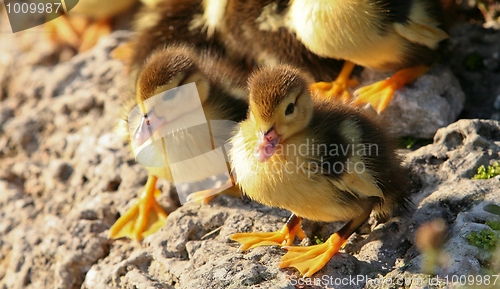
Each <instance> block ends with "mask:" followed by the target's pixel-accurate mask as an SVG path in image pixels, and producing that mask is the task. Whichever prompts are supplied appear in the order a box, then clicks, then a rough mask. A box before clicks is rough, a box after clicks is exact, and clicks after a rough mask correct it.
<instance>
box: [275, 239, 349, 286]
mask: <svg viewBox="0 0 500 289" xmlns="http://www.w3.org/2000/svg"><path fill="white" fill-rule="evenodd" d="M346 241H347V240H346V239H344V238H342V237H341V236H340V235H339V234H337V233H335V234H333V235H331V236H330V238H328V240H327V241H326V242H325V243H323V244H320V245H314V246H309V247H297V246H294V247H289V246H285V247H283V248H284V249H287V250H288V252H287V253H286V254H285V256H283V257H282V258H281V262H280V264H279V266H280V268H285V267H295V268H297V269H298V270H299V271H300V273H301V274H302V275H304V277H310V276H312V275H313V274H314V273H316V272H318V271H319V270H320V269H321V268H323V267H324V266H325V265H326V263H328V261H329V260H330V259H331V258H332V257H333V255H335V254H336V253H337V252H338V251H339V250H340V248H341V247H342V246H343V245H344V244H345V242H346Z"/></svg>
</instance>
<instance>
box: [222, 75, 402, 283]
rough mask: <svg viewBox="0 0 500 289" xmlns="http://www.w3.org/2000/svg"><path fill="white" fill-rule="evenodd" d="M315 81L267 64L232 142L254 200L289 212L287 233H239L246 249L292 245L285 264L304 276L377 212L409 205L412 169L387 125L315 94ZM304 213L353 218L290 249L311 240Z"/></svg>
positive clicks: (240, 177) (254, 81)
mask: <svg viewBox="0 0 500 289" xmlns="http://www.w3.org/2000/svg"><path fill="white" fill-rule="evenodd" d="M311 83H313V79H312V78H311V77H310V76H309V75H306V74H303V73H301V72H300V71H299V70H297V69H295V68H292V67H289V66H279V67H276V68H271V67H268V68H264V69H261V70H259V71H257V72H256V73H255V74H254V75H253V76H252V77H251V78H250V80H249V88H250V94H249V104H250V112H249V115H248V118H247V119H246V120H245V121H243V122H241V123H240V129H239V130H238V132H237V133H236V134H235V135H234V137H233V138H232V140H231V143H232V145H233V148H232V149H231V151H230V156H231V164H232V169H233V171H234V172H235V173H236V175H237V182H238V184H239V186H240V187H241V189H242V190H243V191H244V192H245V194H246V195H248V196H249V197H250V198H251V199H253V200H255V201H257V202H259V203H262V204H265V205H268V206H274V207H279V208H284V209H287V210H290V211H291V212H292V213H293V215H292V217H291V218H290V220H289V221H288V222H287V224H286V225H285V226H284V227H283V229H282V230H280V231H278V232H272V233H237V234H234V235H232V236H231V237H230V238H231V239H232V240H235V241H238V242H240V243H241V244H242V246H241V249H242V250H246V249H248V248H253V247H257V246H262V245H285V247H284V248H285V249H287V250H288V253H287V254H286V255H285V256H283V258H282V259H281V263H280V267H282V268H283V267H290V266H291V267H295V268H297V269H298V270H299V271H300V272H301V273H302V274H304V276H311V275H312V274H314V273H315V272H317V271H318V270H320V269H321V268H322V267H323V266H324V265H325V264H326V263H327V262H328V261H329V260H330V258H331V257H332V256H333V255H335V254H336V253H337V252H338V251H339V249H340V248H341V247H342V246H343V244H344V243H345V242H346V241H347V239H348V238H349V236H350V235H351V234H352V233H353V232H354V231H355V230H356V229H357V228H358V227H360V226H361V225H362V224H363V223H364V222H365V221H366V220H367V219H368V217H369V215H370V213H371V212H372V211H374V212H375V213H376V214H377V215H387V214H389V213H391V212H392V211H393V209H394V208H398V207H399V208H403V209H404V208H406V206H407V205H408V202H409V201H408V193H409V192H408V189H407V184H408V182H407V174H406V171H405V170H404V169H403V168H402V167H401V165H400V161H399V159H398V157H397V155H396V153H395V151H394V147H393V143H394V142H393V141H392V140H391V138H390V137H389V136H388V134H387V132H386V129H385V128H384V127H383V126H381V125H380V124H379V123H378V122H377V121H376V120H375V119H374V118H373V117H372V116H368V115H366V114H365V113H364V112H362V111H360V110H358V109H356V108H353V107H349V106H346V105H343V104H342V103H337V102H335V101H327V100H325V99H324V98H321V97H312V95H311V92H310V91H309V89H308V88H309V86H310V85H311ZM302 218H307V219H311V220H315V221H324V222H334V221H346V222H347V223H346V224H345V225H344V227H342V228H341V229H340V230H339V231H338V232H336V233H334V234H333V235H331V236H330V237H329V239H328V240H327V241H326V242H325V243H324V244H321V245H315V246H310V247H290V245H292V242H293V240H294V238H295V236H298V237H299V238H304V237H305V234H304V232H303V231H302V229H301V220H302Z"/></svg>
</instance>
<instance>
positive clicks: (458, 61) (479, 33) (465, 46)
mask: <svg viewBox="0 0 500 289" xmlns="http://www.w3.org/2000/svg"><path fill="white" fill-rule="evenodd" d="M450 34H451V38H450V41H449V53H448V55H447V59H448V60H447V63H449V67H450V68H451V70H452V71H453V73H454V74H455V75H456V77H457V78H458V80H459V82H460V85H461V86H462V88H463V90H464V93H465V95H466V101H465V106H464V111H463V113H462V114H461V118H484V119H496V120H500V110H499V109H498V108H496V107H495V106H494V102H495V99H496V98H497V96H498V95H500V86H499V85H498V83H499V82H498V76H499V73H500V66H499V62H500V33H499V31H498V30H495V29H486V28H483V27H481V26H479V25H473V24H465V25H460V26H456V27H454V28H453V29H452V30H451V32H450Z"/></svg>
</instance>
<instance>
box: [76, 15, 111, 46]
mask: <svg viewBox="0 0 500 289" xmlns="http://www.w3.org/2000/svg"><path fill="white" fill-rule="evenodd" d="M110 33H111V20H110V19H101V20H97V21H95V22H93V23H91V24H90V25H89V26H88V27H87V28H86V29H85V31H84V32H83V34H82V42H81V44H80V47H79V48H78V51H79V52H83V51H87V50H89V49H90V48H92V47H93V46H94V45H95V44H96V43H97V41H98V40H99V38H101V36H104V35H108V34H110Z"/></svg>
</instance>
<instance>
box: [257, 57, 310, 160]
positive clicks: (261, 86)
mask: <svg viewBox="0 0 500 289" xmlns="http://www.w3.org/2000/svg"><path fill="white" fill-rule="evenodd" d="M311 83H312V79H310V78H309V77H307V76H305V75H302V74H301V73H300V72H299V71H298V70H297V69H295V68H292V67H288V66H281V67H266V68H263V69H260V70H259V71H257V72H256V73H255V74H254V75H253V76H252V77H251V78H250V80H249V89H250V93H249V100H250V115H249V119H250V121H251V122H253V123H254V124H255V126H256V128H257V134H258V141H257V145H256V147H255V150H254V156H255V157H256V158H257V159H258V160H259V161H261V162H264V161H266V160H267V159H269V158H270V157H271V156H272V155H273V154H274V153H275V152H276V149H277V146H278V144H280V143H282V142H284V141H286V140H287V139H288V138H290V137H291V136H293V135H295V134H297V133H299V132H301V131H303V130H304V129H305V128H306V127H307V125H308V124H309V122H310V120H311V118H312V114H313V105H312V100H311V94H310V92H309V89H308V87H309V85H310V84H311Z"/></svg>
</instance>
